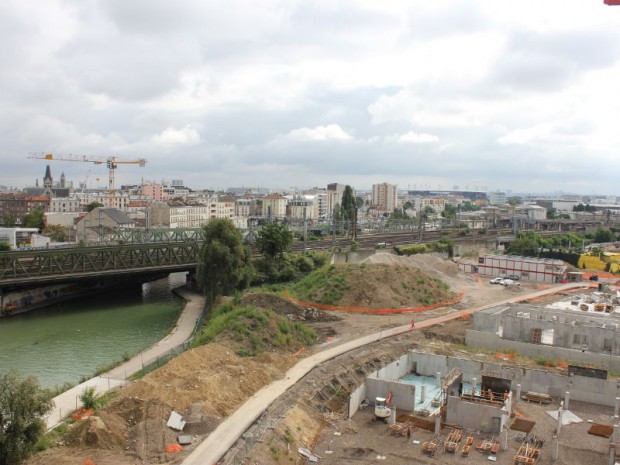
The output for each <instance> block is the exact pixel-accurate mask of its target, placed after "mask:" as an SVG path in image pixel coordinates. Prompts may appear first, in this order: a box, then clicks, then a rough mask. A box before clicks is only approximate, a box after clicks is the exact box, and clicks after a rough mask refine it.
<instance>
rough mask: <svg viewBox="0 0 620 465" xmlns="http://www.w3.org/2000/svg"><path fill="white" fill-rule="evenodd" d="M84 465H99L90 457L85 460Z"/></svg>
mask: <svg viewBox="0 0 620 465" xmlns="http://www.w3.org/2000/svg"><path fill="white" fill-rule="evenodd" d="M82 465H97V464H96V463H95V462H93V461H92V460H91V459H90V457H87V458H85V459H84V461H83V462H82Z"/></svg>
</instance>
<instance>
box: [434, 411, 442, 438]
mask: <svg viewBox="0 0 620 465" xmlns="http://www.w3.org/2000/svg"><path fill="white" fill-rule="evenodd" d="M440 433H441V415H437V416H436V417H435V434H440Z"/></svg>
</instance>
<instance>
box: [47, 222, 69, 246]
mask: <svg viewBox="0 0 620 465" xmlns="http://www.w3.org/2000/svg"><path fill="white" fill-rule="evenodd" d="M43 235H44V236H47V237H49V238H50V239H51V240H52V241H54V242H66V241H67V230H66V229H65V228H64V227H63V226H61V225H59V224H48V225H47V226H46V227H45V229H44V230H43Z"/></svg>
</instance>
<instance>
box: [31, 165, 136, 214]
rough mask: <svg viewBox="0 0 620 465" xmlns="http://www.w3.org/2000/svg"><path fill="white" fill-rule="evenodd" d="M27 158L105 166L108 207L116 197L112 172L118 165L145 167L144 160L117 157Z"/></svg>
mask: <svg viewBox="0 0 620 465" xmlns="http://www.w3.org/2000/svg"><path fill="white" fill-rule="evenodd" d="M28 158H35V159H38V160H57V161H73V162H83V163H94V164H95V165H103V164H105V165H106V167H107V168H108V206H112V201H113V199H114V197H115V195H116V190H115V187H114V172H115V171H116V169H117V168H118V165H138V166H140V167H141V168H144V166H145V165H146V159H144V158H137V159H135V160H124V159H122V158H118V157H114V156H112V157H90V156H88V155H54V154H51V153H41V154H36V153H35V154H30V156H28Z"/></svg>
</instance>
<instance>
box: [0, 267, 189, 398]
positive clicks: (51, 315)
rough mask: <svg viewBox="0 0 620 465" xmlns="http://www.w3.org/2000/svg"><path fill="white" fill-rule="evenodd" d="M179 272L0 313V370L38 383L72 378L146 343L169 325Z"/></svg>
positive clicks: (175, 309)
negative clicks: (4, 314) (11, 314)
mask: <svg viewBox="0 0 620 465" xmlns="http://www.w3.org/2000/svg"><path fill="white" fill-rule="evenodd" d="M184 283H185V273H174V274H171V275H170V276H169V277H168V278H164V279H160V280H157V281H153V282H151V283H147V284H143V285H142V288H141V289H140V288H139V287H136V288H134V289H121V290H112V291H107V292H105V293H102V294H95V295H91V296H86V297H82V298H80V299H78V300H73V301H69V302H64V303H61V304H57V305H53V306H50V307H47V308H44V309H39V310H33V311H31V312H28V313H23V314H21V315H16V316H14V317H5V318H0V376H1V375H3V374H5V373H6V372H8V371H9V370H11V369H15V370H17V371H18V372H19V373H20V374H21V375H22V376H29V375H34V376H36V377H37V378H38V379H39V382H40V383H41V385H42V386H44V387H50V388H51V387H54V386H60V385H62V384H64V383H66V382H70V383H73V384H77V383H79V382H80V380H81V378H89V377H91V376H92V375H93V374H94V373H95V371H97V370H98V369H99V368H101V367H104V366H108V365H110V364H111V363H114V362H117V361H120V360H122V359H123V358H124V357H126V356H129V355H134V354H136V353H138V352H140V351H141V350H143V349H145V348H147V347H150V346H151V345H153V344H154V343H155V342H157V341H158V340H160V339H162V338H163V337H164V336H165V335H166V334H167V333H168V332H169V331H170V329H172V327H173V326H174V324H175V323H176V320H177V319H178V317H179V315H180V313H181V310H182V309H183V307H184V300H183V299H181V298H180V297H177V296H176V295H174V294H173V293H172V289H173V288H175V287H178V286H180V285H182V284H184Z"/></svg>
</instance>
